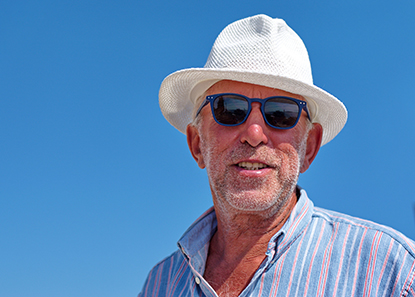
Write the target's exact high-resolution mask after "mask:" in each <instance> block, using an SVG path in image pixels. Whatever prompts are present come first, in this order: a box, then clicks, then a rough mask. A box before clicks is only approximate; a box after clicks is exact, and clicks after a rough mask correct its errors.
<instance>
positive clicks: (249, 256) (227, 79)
mask: <svg viewBox="0 0 415 297" xmlns="http://www.w3.org/2000/svg"><path fill="white" fill-rule="evenodd" d="M160 106H161V109H162V111H163V114H164V116H165V117H166V119H167V120H168V121H169V122H170V123H171V124H172V125H174V126H175V127H176V128H177V129H178V130H180V131H181V132H183V133H186V135H187V142H188V145H189V149H190V152H191V153H192V156H193V157H194V159H195V160H196V162H197V164H198V166H199V167H200V168H206V170H207V174H208V177H209V183H210V188H211V192H212V199H213V204H214V207H213V208H212V209H210V210H208V211H207V212H206V213H205V214H203V215H202V216H201V217H200V218H199V219H198V220H197V221H196V222H195V223H194V224H193V225H192V226H191V227H190V228H189V229H188V230H187V231H186V233H185V234H184V235H183V237H182V238H181V239H180V240H179V242H178V245H179V250H178V251H176V252H175V253H174V254H173V255H171V256H170V257H168V258H166V259H164V260H163V261H161V262H160V263H159V264H157V265H156V266H155V267H154V268H153V269H152V271H151V272H150V273H149V275H148V278H147V281H146V283H145V285H144V287H143V290H142V292H141V293H140V295H139V296H143V297H147V296H148V297H150V296H153V297H157V296H209V297H210V296H323V295H324V296H409V295H410V296H413V295H415V284H414V279H415V244H414V243H413V242H412V241H411V240H409V239H408V238H406V237H404V236H403V235H401V234H399V233H398V232H396V231H394V230H392V229H390V228H387V227H384V226H380V225H378V224H375V223H372V222H368V221H364V220H361V219H358V218H353V217H350V216H347V215H343V214H339V213H335V212H332V211H328V210H323V209H320V208H316V207H314V206H313V203H312V202H311V201H310V200H309V198H308V197H307V194H306V192H305V190H303V189H301V188H300V187H299V186H297V180H298V176H299V174H300V173H303V172H305V171H306V170H307V169H308V168H309V166H310V164H311V163H312V162H313V160H314V158H315V156H316V155H317V152H318V151H319V148H320V146H321V145H324V144H326V143H327V142H329V141H330V140H331V139H333V138H334V137H335V136H336V135H337V134H338V133H339V132H340V130H341V129H342V128H343V126H344V124H345V122H346V118H347V111H346V108H345V107H344V105H343V104H342V103H341V102H340V101H339V100H338V99H336V98H335V97H333V96H332V95H330V94H328V93H327V92H325V91H323V90H321V89H320V88H318V87H316V86H314V85H313V81H312V75H311V67H310V62H309V58H308V54H307V50H306V48H305V46H304V44H303V42H302V41H301V39H300V38H299V37H298V36H297V34H296V33H295V32H294V31H293V30H291V29H290V28H289V27H288V26H287V25H286V23H285V22H284V21H283V20H280V19H272V18H270V17H268V16H265V15H258V16H254V17H250V18H246V19H243V20H240V21H237V22H235V23H232V24H230V25H229V26H227V27H226V28H225V29H224V30H223V31H222V32H221V34H220V35H219V36H218V38H217V39H216V41H215V43H214V45H213V48H212V51H211V53H210V55H209V58H208V61H207V63H206V65H205V67H204V68H192V69H185V70H181V71H177V72H175V73H173V74H171V75H170V76H168V77H167V78H166V79H165V80H164V81H163V83H162V85H161V89H160Z"/></svg>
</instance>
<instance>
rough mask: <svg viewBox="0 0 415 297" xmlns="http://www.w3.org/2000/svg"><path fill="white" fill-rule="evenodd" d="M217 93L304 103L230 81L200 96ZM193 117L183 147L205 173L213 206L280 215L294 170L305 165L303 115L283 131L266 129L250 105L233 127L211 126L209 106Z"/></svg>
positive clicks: (277, 92) (278, 92) (294, 177)
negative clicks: (195, 122) (195, 123)
mask: <svg viewBox="0 0 415 297" xmlns="http://www.w3.org/2000/svg"><path fill="white" fill-rule="evenodd" d="M218 93H237V94H241V95H245V96H247V97H251V98H266V97H270V96H288V97H293V98H297V99H301V100H304V98H302V97H301V96H299V95H295V94H291V93H288V92H285V91H282V90H277V89H272V88H268V87H264V86H258V85H252V84H247V83H241V82H235V81H220V82H218V83H216V84H215V85H213V86H212V87H211V88H210V89H208V91H207V93H206V95H213V94H218ZM199 116H201V119H200V124H199V128H198V129H196V128H194V130H192V128H188V142H189V146H190V149H191V151H192V154H193V156H194V157H195V159H196V160H197V162H198V164H199V166H200V167H202V168H204V167H206V169H207V173H208V177H209V181H210V186H211V190H212V195H213V199H214V203H215V206H216V207H221V208H225V209H229V207H231V208H233V209H234V210H237V211H244V212H246V211H248V212H258V211H262V212H263V211H265V210H269V211H270V212H271V213H275V212H277V211H279V210H281V209H282V207H283V205H284V204H286V203H287V201H288V199H289V198H290V197H291V196H292V193H293V191H294V189H295V186H296V184H297V180H298V176H299V173H300V171H305V170H306V169H307V168H306V167H308V165H309V163H307V165H304V166H303V164H304V158H305V155H306V150H307V136H308V130H309V127H310V125H311V124H309V123H307V121H308V119H307V116H306V114H305V112H304V111H303V114H302V116H301V118H300V120H299V122H298V123H297V125H296V126H295V127H294V128H292V129H288V130H279V129H275V128H271V127H270V126H268V125H267V124H266V123H265V121H264V118H263V116H262V113H261V110H260V103H257V102H254V103H253V104H252V111H251V113H250V115H249V117H248V119H247V120H246V122H244V123H243V124H241V125H239V126H234V127H226V126H222V125H219V124H218V123H216V122H215V120H214V119H213V116H212V113H211V109H210V106H209V105H207V106H205V107H204V108H203V109H202V111H201V113H200V115H199ZM189 129H190V130H189ZM189 131H190V132H191V131H193V132H191V133H189ZM317 150H318V149H317ZM313 158H314V157H313Z"/></svg>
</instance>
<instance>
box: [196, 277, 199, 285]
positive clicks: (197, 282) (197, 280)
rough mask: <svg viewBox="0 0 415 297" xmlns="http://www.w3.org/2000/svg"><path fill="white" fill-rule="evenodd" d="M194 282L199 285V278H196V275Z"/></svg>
mask: <svg viewBox="0 0 415 297" xmlns="http://www.w3.org/2000/svg"><path fill="white" fill-rule="evenodd" d="M195 282H196V284H198V285H200V278H198V277H197V276H196V277H195Z"/></svg>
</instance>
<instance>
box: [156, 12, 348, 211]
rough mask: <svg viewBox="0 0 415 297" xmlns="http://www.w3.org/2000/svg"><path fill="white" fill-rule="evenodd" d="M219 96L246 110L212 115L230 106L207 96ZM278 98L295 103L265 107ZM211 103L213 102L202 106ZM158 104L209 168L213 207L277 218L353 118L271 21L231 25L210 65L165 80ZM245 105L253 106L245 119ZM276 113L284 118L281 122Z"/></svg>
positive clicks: (297, 44)
mask: <svg viewBox="0 0 415 297" xmlns="http://www.w3.org/2000/svg"><path fill="white" fill-rule="evenodd" d="M221 93H236V94H239V95H237V96H236V97H237V98H239V99H241V101H244V103H243V104H245V107H244V108H242V109H241V110H238V108H233V112H232V113H231V114H232V115H231V119H229V118H228V116H229V114H228V115H226V116H224V117H221V115H218V116H219V118H218V116H215V117H213V115H212V112H211V106H210V105H212V104H218V106H217V107H218V108H217V109H218V110H219V111H221V110H223V108H224V106H225V104H228V103H229V102H230V101H229V100H228V99H226V98H225V99H223V98H220V100H216V99H214V98H219V97H220V96H219V97H218V96H213V97H208V98H207V97H206V96H210V95H217V94H221ZM240 95H242V97H241V96H240ZM275 96H278V97H281V96H282V97H290V98H291V99H289V98H288V99H286V101H285V99H275V100H274V99H272V101H270V102H271V103H270V104H269V103H268V101H267V103H265V102H263V101H262V99H265V98H268V97H275ZM205 98H207V99H209V100H210V101H209V100H208V101H206V103H207V104H206V105H205V106H203V105H202V107H200V105H201V104H202V102H203V101H204V100H205ZM249 98H251V99H252V98H255V99H254V100H251V99H249ZM159 99H160V101H159V102H160V107H161V110H162V112H163V115H164V116H165V117H166V119H167V120H168V121H169V122H170V123H171V124H172V125H173V126H175V127H176V128H177V129H178V130H179V131H181V132H183V133H186V134H187V137H188V143H189V147H190V150H191V152H192V155H193V156H194V158H195V160H196V161H197V163H198V165H199V166H200V167H201V168H207V172H208V176H209V180H210V184H211V189H212V194H213V197H214V200H215V199H216V201H215V206H216V207H224V208H228V209H229V207H231V208H233V209H237V210H240V211H254V212H258V211H263V210H265V209H268V210H270V211H269V213H270V214H271V213H272V212H273V210H274V211H275V210H277V209H278V207H281V205H283V204H284V203H286V202H287V199H288V198H287V197H289V196H290V195H291V193H293V190H294V188H295V185H296V182H297V179H298V175H299V173H300V172H304V171H306V170H307V168H308V167H309V165H310V164H311V162H312V161H313V160H314V157H315V156H316V154H317V152H318V150H319V148H320V145H324V144H326V143H327V142H329V141H330V140H331V139H333V138H334V137H335V136H336V135H337V134H338V133H339V132H340V130H341V129H342V128H343V126H344V124H345V123H346V119H347V111H346V108H345V107H344V105H343V104H342V103H341V102H340V101H339V100H338V99H336V98H335V97H334V96H332V95H330V94H329V93H327V92H325V91H324V90H322V89H320V88H318V87H317V86H315V85H314V84H313V79H312V74H311V66H310V61H309V57H308V53H307V50H306V48H305V46H304V44H303V42H302V40H301V39H300V37H299V36H298V35H297V34H296V33H295V32H294V31H293V30H292V29H291V28H290V27H288V26H287V24H286V23H285V22H284V21H283V20H281V19H272V18H270V17H268V16H266V15H257V16H253V17H250V18H246V19H242V20H239V21H236V22H234V23H232V24H230V25H228V26H227V27H226V28H225V29H224V30H223V31H222V32H221V33H220V34H219V36H218V38H217V39H216V41H215V43H214V45H213V47H212V50H211V52H210V55H209V57H208V60H207V62H206V64H205V66H204V67H203V68H190V69H184V70H180V71H177V72H175V73H173V74H171V75H169V76H168V77H166V78H165V79H164V81H163V83H162V85H161V87H160V92H159ZM215 100H216V101H215ZM232 100H233V99H232ZM215 102H216V103H215ZM235 102H236V101H235V100H233V101H232V104H235ZM246 102H248V103H249V102H251V107H252V109H251V111H250V114H249V116H247V117H245V115H247V114H248V113H247V111H248V109H247V108H246ZM305 102H306V104H305ZM236 104H237V103H236ZM220 105H222V106H220ZM305 105H306V106H307V107H306V106H305ZM248 106H249V104H248ZM261 106H264V108H263V109H262V110H261ZM285 106H288V109H289V110H290V111H292V110H295V108H296V107H295V106H297V109H298V116H299V117H298V122H296V121H295V120H297V115H295V120H294V122H293V120H292V119H291V116H287V115H288V112H287V111H286V107H285ZM199 109H200V111H199ZM197 111H198V112H199V114H198V116H197V119H196V122H194V119H195V115H196V114H197ZM278 112H282V114H283V118H281V115H277V116H275V115H276V114H278ZM294 113H295V112H294ZM284 117H285V119H284ZM245 118H246V119H245ZM189 123H197V125H194V124H191V125H189ZM223 124H225V125H223ZM228 124H230V125H228ZM237 124H238V125H237ZM281 126H282V127H283V128H287V129H279V128H281ZM288 128H289V129H288ZM291 196H292V195H291Z"/></svg>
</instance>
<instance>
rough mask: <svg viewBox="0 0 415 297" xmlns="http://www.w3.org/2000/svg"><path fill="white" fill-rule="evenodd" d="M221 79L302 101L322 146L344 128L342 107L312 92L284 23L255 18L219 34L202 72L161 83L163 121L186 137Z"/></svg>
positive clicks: (297, 42)
mask: <svg viewBox="0 0 415 297" xmlns="http://www.w3.org/2000/svg"><path fill="white" fill-rule="evenodd" d="M225 79H226V80H235V81H240V82H246V83H251V84H256V85H262V86H266V87H271V88H276V89H281V90H284V91H287V92H290V93H294V94H298V95H301V96H303V97H304V98H305V99H306V101H307V104H308V108H309V111H310V115H311V119H312V122H315V123H320V124H321V125H322V127H323V139H322V145H324V144H326V143H328V142H329V141H330V140H332V139H333V138H334V137H335V136H336V135H337V134H338V133H339V132H340V130H341V129H342V128H343V126H344V125H345V123H346V120H347V110H346V108H345V106H344V105H343V103H342V102H340V101H339V100H338V99H337V98H336V97H334V96H332V95H330V94H329V93H327V92H326V91H324V90H322V89H320V88H318V87H316V86H314V84H313V77H312V74H311V65H310V60H309V57H308V53H307V49H306V48H305V46H304V43H303V41H302V40H301V38H300V37H299V36H298V35H297V34H296V33H295V32H294V31H293V30H292V29H291V28H290V27H288V25H287V24H286V23H285V22H284V20H281V19H272V18H270V17H269V16H266V15H256V16H253V17H249V18H245V19H242V20H239V21H236V22H234V23H232V24H230V25H228V26H227V27H226V28H225V29H223V31H222V32H221V33H220V34H219V36H218V37H217V39H216V41H215V43H214V45H213V47H212V50H211V52H210V55H209V57H208V60H207V62H206V65H205V66H204V68H189V69H183V70H179V71H176V72H174V73H172V74H170V75H169V76H167V77H166V78H165V79H164V81H163V82H162V84H161V87H160V92H159V103H160V108H161V111H162V113H163V115H164V117H165V118H166V119H167V120H168V121H169V122H170V124H172V125H173V126H174V127H176V128H177V129H178V130H179V131H180V132H182V133H186V126H187V125H188V124H189V123H190V122H192V120H193V118H192V116H193V110H194V104H195V100H196V99H197V98H198V97H199V96H200V95H202V94H203V93H204V92H205V91H206V90H207V89H208V88H209V87H210V86H212V85H213V84H214V83H216V82H218V81H220V80H225Z"/></svg>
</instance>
